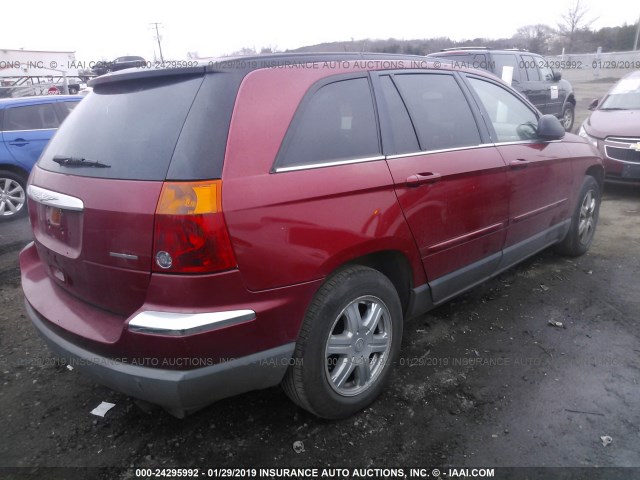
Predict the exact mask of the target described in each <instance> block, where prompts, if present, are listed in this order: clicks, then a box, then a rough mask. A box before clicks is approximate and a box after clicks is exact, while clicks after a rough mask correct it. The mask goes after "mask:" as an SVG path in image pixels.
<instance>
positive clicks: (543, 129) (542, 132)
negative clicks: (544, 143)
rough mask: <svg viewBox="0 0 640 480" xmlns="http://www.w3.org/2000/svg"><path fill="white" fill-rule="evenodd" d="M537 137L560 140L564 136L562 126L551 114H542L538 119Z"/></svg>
mask: <svg viewBox="0 0 640 480" xmlns="http://www.w3.org/2000/svg"><path fill="white" fill-rule="evenodd" d="M537 133H538V138H540V139H542V140H560V139H561V138H563V137H564V133H565V132H564V127H563V126H562V124H561V123H560V120H558V119H557V117H555V116H553V115H542V116H541V117H540V119H539V120H538V131H537Z"/></svg>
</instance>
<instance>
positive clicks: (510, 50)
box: [504, 48, 529, 52]
mask: <svg viewBox="0 0 640 480" xmlns="http://www.w3.org/2000/svg"><path fill="white" fill-rule="evenodd" d="M504 50H505V51H509V52H528V51H529V50H527V49H526V48H505V49H504Z"/></svg>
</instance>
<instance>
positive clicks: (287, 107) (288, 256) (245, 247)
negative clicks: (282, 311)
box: [222, 64, 425, 291]
mask: <svg viewBox="0 0 640 480" xmlns="http://www.w3.org/2000/svg"><path fill="white" fill-rule="evenodd" d="M349 71H354V70H353V69H344V68H340V67H338V68H336V67H331V68H328V67H323V66H322V65H321V64H320V65H319V67H318V68H308V69H298V70H296V71H293V69H289V68H280V69H267V70H258V71H254V72H252V73H251V74H249V75H248V76H247V77H246V78H245V79H244V81H243V84H242V85H241V87H240V90H239V93H238V99H237V101H236V106H235V110H234V113H233V117H232V121H231V127H230V132H229V139H228V142H227V152H226V157H225V164H224V169H223V192H222V199H223V200H222V201H223V210H224V214H225V218H226V221H227V225H228V228H229V233H230V235H231V239H232V243H233V248H234V251H235V254H236V257H237V260H238V266H239V268H240V271H241V272H242V275H243V277H244V280H245V282H246V285H247V287H248V288H249V289H250V290H254V291H255V290H265V289H269V288H276V287H280V286H285V285H292V284H297V283H302V282H307V281H312V280H316V279H319V278H322V277H324V276H326V275H328V274H330V273H331V272H332V271H333V270H335V269H336V268H337V267H338V266H340V265H341V264H344V263H346V262H348V261H349V260H352V259H354V258H357V257H359V256H362V255H366V254H369V253H373V252H376V251H382V250H396V251H400V252H401V253H403V254H404V255H405V256H406V257H407V259H408V260H409V262H410V264H411V265H412V266H414V269H413V271H414V278H413V283H414V285H421V284H423V283H424V282H425V277H424V271H423V270H422V267H419V268H415V266H416V265H417V266H419V265H420V259H419V255H418V254H417V249H416V246H415V242H414V240H413V237H412V236H411V233H410V231H409V229H408V226H407V224H406V221H405V219H404V217H403V215H402V212H401V210H400V207H399V205H398V202H397V199H396V196H395V193H394V189H393V179H392V178H391V174H390V172H389V169H388V167H387V165H386V162H385V161H384V160H379V161H373V162H369V163H360V164H351V165H341V166H333V167H326V168H316V169H309V170H300V171H290V172H281V173H271V168H272V166H273V162H274V160H275V158H276V155H277V153H278V150H279V148H280V144H281V142H282V138H283V137H284V135H285V133H286V130H287V128H288V127H289V124H290V123H291V119H292V118H293V115H294V113H295V111H296V108H297V107H298V104H299V102H300V100H301V99H302V97H303V96H304V94H305V92H306V91H307V90H308V89H309V87H311V86H312V85H313V83H314V82H315V81H317V80H319V79H321V78H323V77H325V76H327V75H332V74H339V73H346V72H349Z"/></svg>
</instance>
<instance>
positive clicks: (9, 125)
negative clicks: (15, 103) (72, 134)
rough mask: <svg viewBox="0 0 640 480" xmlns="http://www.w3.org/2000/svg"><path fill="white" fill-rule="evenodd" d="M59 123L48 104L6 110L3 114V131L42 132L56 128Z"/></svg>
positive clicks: (51, 106) (52, 108) (50, 105)
mask: <svg viewBox="0 0 640 480" xmlns="http://www.w3.org/2000/svg"><path fill="white" fill-rule="evenodd" d="M59 125H60V122H59V121H58V117H57V116H56V112H55V110H54V107H53V105H52V104H50V103H43V104H40V105H27V106H24V107H13V108H8V109H7V110H6V112H5V118H4V130H5V131H7V132H8V131H14V130H42V129H46V128H58V126H59Z"/></svg>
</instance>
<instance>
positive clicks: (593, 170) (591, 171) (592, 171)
mask: <svg viewBox="0 0 640 480" xmlns="http://www.w3.org/2000/svg"><path fill="white" fill-rule="evenodd" d="M585 175H588V176H590V177H593V178H595V179H596V181H597V182H598V186H599V187H600V190H602V189H603V187H604V168H603V167H602V166H601V165H592V166H590V167H589V168H587V171H586V172H585Z"/></svg>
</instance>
